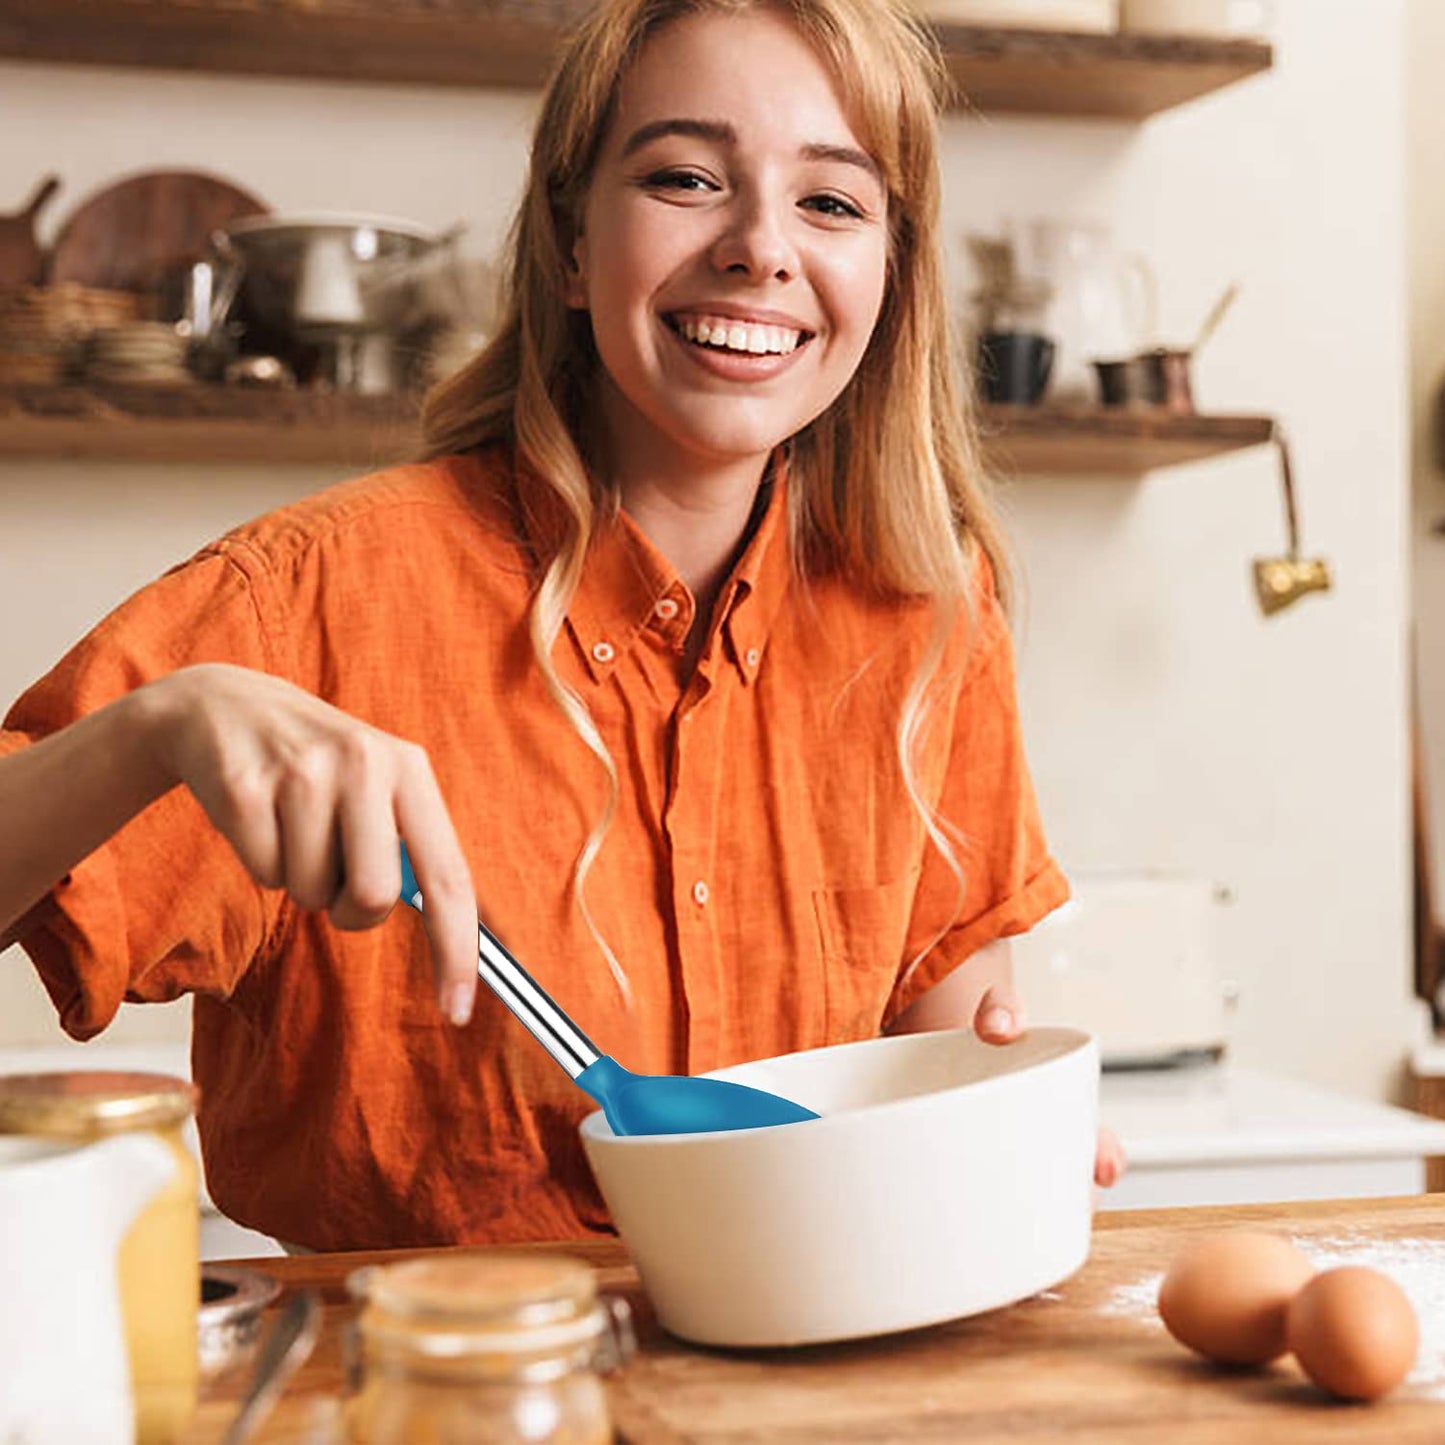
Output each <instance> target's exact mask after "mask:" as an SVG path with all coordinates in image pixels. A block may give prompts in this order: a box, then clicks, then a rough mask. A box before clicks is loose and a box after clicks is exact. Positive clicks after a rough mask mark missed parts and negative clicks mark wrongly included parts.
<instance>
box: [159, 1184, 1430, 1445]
mask: <svg viewBox="0 0 1445 1445" xmlns="http://www.w3.org/2000/svg"><path fill="white" fill-rule="evenodd" d="M1239 1225H1246V1226H1253V1227H1255V1228H1265V1229H1274V1230H1279V1231H1283V1232H1286V1233H1288V1234H1289V1235H1291V1236H1292V1237H1294V1238H1295V1239H1297V1240H1298V1241H1299V1242H1300V1244H1301V1245H1302V1247H1303V1248H1304V1249H1305V1250H1306V1252H1310V1251H1311V1250H1312V1249H1314V1250H1316V1251H1317V1252H1318V1253H1319V1254H1323V1255H1324V1256H1326V1257H1328V1256H1335V1257H1339V1256H1344V1257H1345V1258H1351V1257H1355V1256H1358V1257H1359V1258H1361V1259H1362V1260H1363V1259H1368V1261H1369V1262H1370V1263H1372V1264H1374V1265H1375V1267H1376V1268H1383V1269H1385V1270H1386V1272H1387V1273H1388V1272H1390V1264H1389V1263H1388V1262H1387V1261H1388V1260H1389V1259H1393V1258H1396V1257H1398V1258H1400V1259H1403V1260H1407V1261H1410V1262H1411V1263H1410V1268H1409V1271H1408V1275H1407V1276H1406V1277H1402V1279H1401V1282H1402V1283H1403V1284H1404V1285H1405V1286H1406V1289H1407V1293H1408V1292H1409V1291H1410V1289H1411V1288H1415V1289H1416V1293H1417V1295H1419V1296H1420V1297H1419V1298H1417V1299H1416V1301H1415V1303H1416V1307H1417V1309H1421V1310H1422V1317H1421V1325H1422V1348H1421V1352H1420V1356H1419V1359H1418V1360H1417V1362H1416V1366H1415V1369H1414V1371H1413V1372H1412V1375H1411V1378H1410V1379H1409V1380H1407V1381H1406V1382H1405V1384H1403V1385H1402V1386H1401V1387H1400V1388H1399V1389H1398V1390H1397V1391H1396V1392H1395V1393H1394V1394H1393V1395H1391V1396H1389V1397H1387V1398H1386V1399H1385V1400H1382V1401H1380V1402H1378V1403H1376V1404H1374V1405H1331V1404H1330V1402H1329V1399H1328V1397H1327V1396H1325V1395H1324V1394H1322V1393H1321V1392H1320V1391H1318V1390H1316V1389H1315V1388H1314V1387H1313V1386H1311V1385H1310V1384H1309V1383H1308V1382H1307V1381H1306V1380H1305V1379H1304V1377H1303V1375H1302V1374H1301V1372H1300V1371H1299V1369H1298V1367H1297V1366H1296V1365H1295V1364H1294V1363H1293V1362H1292V1361H1290V1360H1289V1359H1285V1360H1282V1361H1281V1362H1279V1363H1278V1364H1276V1365H1275V1366H1273V1367H1271V1368H1267V1369H1263V1370H1259V1371H1243V1370H1219V1369H1213V1368H1210V1367H1208V1366H1206V1365H1204V1364H1203V1363H1201V1362H1200V1361H1199V1360H1197V1359H1196V1358H1195V1357H1194V1356H1192V1355H1190V1354H1188V1353H1187V1352H1186V1351H1185V1350H1184V1349H1183V1347H1182V1346H1180V1345H1178V1344H1176V1343H1175V1342H1174V1341H1173V1340H1172V1339H1170V1338H1169V1336H1168V1335H1166V1334H1165V1332H1164V1329H1163V1326H1162V1325H1161V1324H1160V1323H1159V1321H1158V1319H1157V1318H1156V1317H1155V1315H1154V1311H1153V1304H1152V1295H1153V1292H1154V1290H1155V1289H1157V1281H1158V1277H1159V1275H1160V1274H1161V1273H1162V1272H1163V1271H1164V1269H1165V1268H1166V1267H1167V1266H1168V1264H1169V1261H1170V1260H1171V1259H1172V1258H1173V1256H1174V1254H1175V1253H1176V1252H1177V1251H1178V1249H1179V1248H1180V1247H1181V1246H1182V1245H1183V1244H1184V1243H1185V1242H1186V1241H1187V1240H1188V1239H1190V1238H1191V1237H1195V1236H1197V1235H1198V1234H1199V1233H1200V1232H1202V1231H1205V1230H1211V1229H1223V1228H1229V1227H1233V1226H1239ZM1442 1238H1445V1205H1442V1203H1441V1202H1440V1201H1439V1200H1438V1199H1419V1200H1388V1201H1386V1200H1375V1201H1366V1202H1360V1201H1333V1202H1324V1203H1311V1204H1296V1205H1287V1206H1286V1205H1259V1206H1254V1207H1251V1208H1212V1209H1179V1210H1164V1211H1149V1212H1145V1211H1140V1212H1135V1213H1127V1214H1112V1215H1100V1216H1098V1217H1097V1218H1096V1219H1095V1223H1094V1236H1093V1243H1092V1252H1091V1255H1090V1258H1089V1260H1088V1262H1087V1263H1086V1264H1085V1265H1084V1267H1083V1268H1082V1269H1081V1270H1080V1271H1079V1272H1078V1273H1077V1274H1076V1275H1075V1276H1074V1277H1073V1278H1072V1279H1070V1280H1068V1281H1066V1282H1065V1283H1064V1284H1061V1285H1059V1286H1058V1287H1056V1288H1055V1289H1051V1290H1045V1291H1044V1292H1043V1293H1041V1294H1039V1295H1036V1296H1035V1297H1034V1298H1032V1299H1029V1300H1025V1301H1022V1302H1020V1303H1018V1304H1015V1305H1012V1306H1009V1307H1008V1308H1005V1309H1000V1310H995V1311H992V1312H991V1313H989V1314H984V1315H978V1316H975V1317H974V1318H972V1319H965V1320H959V1321H957V1322H956V1323H954V1324H949V1325H941V1326H938V1327H935V1328H933V1329H926V1330H915V1331H912V1332H910V1333H907V1334H900V1335H891V1336H887V1337H884V1338H881V1339H872V1340H857V1341H853V1342H850V1343H847V1344H840V1345H819V1346H813V1347H811V1348H808V1349H798V1350H731V1351H724V1350H698V1349H692V1348H690V1347H688V1346H687V1345H684V1344H682V1343H680V1342H679V1341H677V1340H674V1339H672V1338H670V1337H669V1336H667V1335H665V1334H664V1333H663V1332H662V1331H661V1330H660V1329H659V1327H658V1326H657V1324H656V1322H655V1320H654V1319H653V1317H652V1314H651V1311H650V1309H649V1308H648V1305H647V1301H646V1298H645V1296H644V1295H643V1294H642V1292H641V1289H640V1286H639V1283H638V1280H637V1276H636V1274H635V1273H634V1272H633V1270H632V1267H631V1265H630V1263H629V1261H628V1258H627V1255H626V1252H625V1250H624V1249H623V1247H622V1245H621V1244H619V1243H617V1242H616V1241H598V1242H594V1243H579V1242H576V1241H572V1242H568V1243H566V1244H563V1245H560V1246H547V1247H548V1248H556V1249H560V1250H561V1251H562V1252H565V1253H567V1254H571V1255H575V1256H578V1257H580V1258H583V1259H585V1260H587V1261H588V1262H589V1263H591V1264H592V1265H593V1266H594V1267H596V1268H597V1269H598V1271H599V1284H600V1286H601V1288H602V1289H603V1290H604V1291H605V1292H607V1293H612V1294H620V1295H623V1296H624V1297H626V1298H627V1299H628V1300H629V1302H630V1303H631V1305H632V1307H633V1312H634V1317H635V1320H636V1324H637V1334H638V1342H639V1350H638V1354H637V1357H636V1358H635V1359H634V1360H633V1361H632V1362H631V1363H630V1364H628V1365H627V1366H626V1367H625V1368H624V1369H623V1370H622V1371H621V1372H620V1373H618V1374H617V1375H615V1376H613V1377H612V1379H611V1381H610V1383H609V1387H608V1392H609V1396H610V1399H611V1403H612V1409H613V1415H614V1418H615V1421H616V1425H617V1435H618V1439H619V1441H625V1442H627V1445H683V1442H688V1445H743V1442H752V1441H756V1442H763V1441H769V1442H803V1441H808V1442H815V1441H844V1440H848V1441H856V1442H863V1441H879V1442H881V1441H897V1442H906V1441H925V1440H927V1441H935V1442H937V1441H965V1440H966V1441H970V1442H976V1445H991V1442H997V1445H1029V1442H1037V1445H1054V1442H1057V1441H1059V1440H1069V1441H1077V1442H1081V1445H1090V1442H1096V1445H1119V1442H1120V1441H1125V1440H1139V1441H1161V1440H1166V1441H1169V1442H1170V1445H1216V1442H1218V1441H1220V1440H1228V1439H1235V1440H1263V1439H1268V1440H1269V1441H1271V1442H1273V1445H1292V1442H1296V1441H1298V1442H1301V1445H1305V1442H1308V1445H1318V1442H1321V1441H1330V1440H1341V1441H1344V1440H1349V1441H1353V1442H1370V1441H1389V1442H1391V1445H1407V1442H1414V1441H1420V1442H1424V1441H1437V1440H1439V1438H1440V1405H1439V1398H1440V1395H1441V1393H1442V1362H1441V1343H1440V1338H1439V1333H1438V1329H1437V1324H1438V1322H1437V1321H1435V1320H1433V1319H1431V1318H1430V1317H1429V1315H1428V1312H1426V1311H1425V1309H1424V1307H1426V1306H1428V1305H1429V1304H1430V1303H1431V1301H1432V1299H1433V1298H1434V1297H1435V1293H1436V1292H1435V1290H1434V1288H1433V1287H1429V1288H1427V1289H1426V1290H1425V1294H1424V1295H1420V1287H1419V1280H1420V1279H1421V1278H1422V1277H1424V1275H1425V1274H1426V1272H1427V1271H1428V1268H1429V1266H1430V1264H1431V1262H1432V1261H1438V1260H1439V1259H1441V1258H1442V1254H1441V1251H1442V1248H1445V1246H1442V1243H1441V1241H1442ZM405 1257H406V1254H405V1253H393V1254H390V1255H387V1254H347V1255H313V1256H309V1257H297V1258H289V1259H268V1260H265V1261H263V1262H262V1263H261V1266H260V1267H262V1268H264V1269H265V1270H266V1271H267V1272H268V1273H270V1274H273V1275H275V1276H276V1277H277V1278H278V1279H279V1280H280V1281H281V1282H282V1284H283V1285H284V1286H285V1287H286V1289H287V1290H288V1291H289V1290H295V1289H300V1288H308V1287H309V1288H316V1289H319V1290H320V1292H321V1296H322V1301H323V1325H322V1333H321V1338H320V1343H319V1345H318V1347H317V1349H316V1352H315V1353H314V1354H313V1355H312V1357H311V1358H310V1360H309V1361H308V1362H307V1363H306V1364H305V1365H304V1366H303V1368H302V1369H301V1370H300V1371H299V1373H298V1374H297V1376H296V1377H295V1379H294V1381H293V1383H292V1385H291V1386H290V1388H289V1390H288V1392H287V1394H286V1396H285V1397H284V1398H283V1399H282V1401H281V1405H280V1407H279V1409H278V1412H277V1415H276V1416H275V1417H273V1419H272V1421H271V1422H270V1426H269V1427H268V1429H274V1431H275V1433H276V1437H277V1438H281V1437H282V1435H283V1433H284V1431H285V1429H286V1427H287V1426H290V1427H292V1428H293V1429H295V1430H297V1432H298V1436H299V1433H300V1432H301V1431H302V1429H303V1428H304V1426H305V1424H306V1423H308V1422H314V1421H315V1420H316V1418H317V1415H316V1411H317V1408H318V1403H319V1402H321V1401H323V1400H325V1399H327V1398H328V1397H329V1398H331V1399H333V1400H334V1399H336V1398H337V1397H339V1396H340V1394H341V1391H342V1389H343V1379H344V1364H343V1350H342V1344H341V1334H342V1330H343V1329H344V1328H345V1326H346V1324H347V1322H348V1321H349V1320H350V1319H351V1318H352V1316H353V1314H354V1312H355V1305H354V1304H353V1303H352V1302H351V1301H350V1300H349V1299H348V1297H347V1294H346V1290H345V1278H346V1275H347V1274H348V1273H350V1272H351V1271H352V1270H353V1269H356V1268H358V1267H359V1266H362V1265H366V1264H370V1263H385V1262H388V1261H389V1260H394V1259H398V1258H405ZM1437 1267H1438V1265H1437ZM1426 1296H1428V1297H1426ZM284 1303H285V1296H283V1298H282V1299H281V1300H280V1301H278V1302H277V1304H276V1305H275V1306H273V1307H272V1309H271V1311H270V1312H271V1313H272V1314H273V1315H274V1314H275V1312H276V1310H277V1309H279V1308H280V1307H282V1306H283V1305H284ZM237 1376H239V1378H238V1377H237ZM244 1384H245V1378H244V1372H234V1373H233V1374H232V1375H231V1376H229V1377H223V1378H222V1379H221V1380H219V1381H216V1382H213V1383H212V1384H211V1385H210V1386H209V1387H208V1388H207V1397H206V1398H205V1400H204V1403H203V1404H202V1406H201V1410H200V1413H199V1417H198V1419H197V1421H196V1425H195V1428H194V1429H193V1430H192V1431H191V1432H190V1434H189V1436H188V1439H190V1440H192V1441H194V1442H197V1445H199V1442H204V1441H211V1440H217V1441H219V1440H220V1439H221V1438H222V1434H223V1431H224V1427H225V1422H226V1421H227V1419H228V1418H229V1414H230V1412H231V1411H232V1410H233V1409H234V1402H235V1400H236V1399H237V1398H238V1396H239V1392H240V1391H241V1389H242V1388H244ZM268 1438H269V1436H268ZM287 1438H290V1437H289V1436H288V1437H287Z"/></svg>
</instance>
